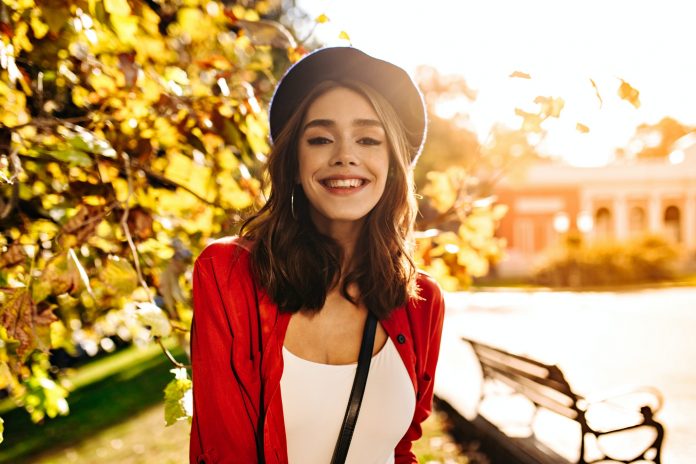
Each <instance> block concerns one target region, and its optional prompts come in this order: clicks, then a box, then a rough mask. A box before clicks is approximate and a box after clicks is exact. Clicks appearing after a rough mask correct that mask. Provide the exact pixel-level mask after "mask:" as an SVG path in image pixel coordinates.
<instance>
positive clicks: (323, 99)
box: [305, 87, 379, 121]
mask: <svg viewBox="0 0 696 464" xmlns="http://www.w3.org/2000/svg"><path fill="white" fill-rule="evenodd" d="M312 119H330V120H335V121H342V120H347V121H352V120H354V119H376V120H379V117H378V116H377V113H376V112H375V110H374V108H373V107H372V104H371V103H370V102H369V100H367V98H365V97H364V96H363V95H361V94H360V93H358V92H356V91H354V90H351V89H348V88H346V87H336V88H333V89H331V90H328V91H327V92H325V93H323V94H322V95H320V96H319V97H317V98H316V99H315V100H314V101H313V102H312V103H311V104H310V105H309V108H307V113H306V115H305V121H311V120H312Z"/></svg>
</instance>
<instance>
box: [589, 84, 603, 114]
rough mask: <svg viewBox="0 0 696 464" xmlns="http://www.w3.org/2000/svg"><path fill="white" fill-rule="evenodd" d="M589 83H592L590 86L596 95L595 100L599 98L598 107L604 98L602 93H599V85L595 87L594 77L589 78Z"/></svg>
mask: <svg viewBox="0 0 696 464" xmlns="http://www.w3.org/2000/svg"><path fill="white" fill-rule="evenodd" d="M590 83H592V87H594V90H595V95H596V96H597V100H599V107H600V108H601V107H602V105H603V104H604V100H602V95H601V94H600V93H599V87H597V83H596V82H595V81H594V79H590Z"/></svg>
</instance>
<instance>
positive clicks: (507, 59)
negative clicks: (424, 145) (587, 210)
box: [297, 0, 696, 166]
mask: <svg viewBox="0 0 696 464" xmlns="http://www.w3.org/2000/svg"><path fill="white" fill-rule="evenodd" d="M297 3H298V6H299V7H300V8H302V9H304V10H305V11H306V12H308V13H309V14H310V15H311V16H312V17H316V16H318V15H320V14H322V13H323V14H325V15H326V16H328V18H329V22H327V23H325V24H320V25H318V27H317V29H316V32H315V33H316V34H317V36H318V37H319V38H320V39H321V40H322V41H323V42H324V43H327V44H329V45H341V44H342V45H347V44H348V43H347V42H346V41H345V40H342V39H339V38H338V36H339V33H340V32H341V31H346V33H347V34H348V35H349V37H350V41H351V43H352V45H353V46H355V47H358V48H360V49H362V50H364V51H365V52H367V53H370V54H372V55H374V56H376V57H379V58H383V59H386V60H389V61H392V62H394V63H395V64H398V65H400V66H402V67H403V68H405V69H406V70H407V71H409V72H411V73H413V72H414V70H415V69H416V67H417V66H418V65H421V64H427V65H431V66H434V67H436V68H437V69H438V70H439V71H440V72H441V73H444V74H458V75H461V76H463V77H464V78H465V79H466V81H467V83H468V84H469V86H470V87H472V88H474V89H475V90H476V91H477V92H478V97H477V99H476V101H475V102H473V103H471V102H467V101H460V102H453V103H452V104H450V105H446V106H443V107H440V108H438V109H437V111H438V112H439V113H440V114H442V115H445V114H447V113H451V112H454V111H461V112H464V113H467V114H469V115H470V119H471V127H472V128H473V129H474V130H475V131H476V133H477V134H478V136H479V138H480V139H481V140H484V139H485V137H486V135H487V134H488V132H489V130H490V127H491V126H492V124H494V123H504V124H507V125H508V126H510V127H517V126H519V117H516V116H515V115H514V109H515V108H516V107H519V108H522V109H527V110H533V109H534V108H535V105H534V104H533V100H534V97H536V96H537V95H544V96H554V97H561V98H563V99H564V100H565V108H564V110H563V112H562V114H561V117H560V118H559V119H558V120H549V121H548V124H546V126H545V127H546V129H548V135H547V138H546V140H545V141H544V145H543V146H541V147H540V148H541V149H542V150H543V151H544V152H546V153H547V154H549V155H554V156H560V157H562V158H563V159H565V160H566V161H568V162H569V163H571V164H575V165H579V166H596V165H601V164H604V163H606V162H609V161H610V160H611V159H612V157H613V155H614V152H615V149H616V148H617V147H627V145H628V142H629V140H630V138H631V135H632V134H633V133H634V131H635V128H636V127H637V126H638V125H639V124H641V123H645V122H648V123H656V122H657V121H659V120H660V119H662V118H663V117H664V116H672V117H674V118H676V119H678V120H679V121H681V122H682V123H686V124H691V125H696V19H694V18H696V2H693V1H691V0H682V1H679V0H660V1H657V0H654V1H646V0H632V1H630V0H603V1H602V0H583V1H576V0H555V1H554V0H481V1H466V0H459V1H456V0H428V1H424V0H421V1H410V0H401V1H397V0H370V1H367V0H298V2H297ZM514 71H522V72H525V73H527V74H529V75H530V76H531V79H529V80H528V79H519V78H510V77H509V75H510V74H511V73H512V72H514ZM590 79H592V80H594V81H595V83H596V84H597V87H598V90H599V93H600V95H601V96H602V102H603V103H602V105H601V107H600V103H599V100H598V99H597V97H596V95H595V89H594V88H593V87H592V84H591V82H590ZM622 79H623V80H625V81H626V82H628V83H629V84H631V85H632V86H633V87H635V88H636V89H638V90H639V91H640V101H641V106H640V108H638V109H636V108H634V107H633V106H632V105H631V104H629V103H628V102H626V101H624V100H621V99H620V98H619V97H618V94H617V92H618V88H619V85H620V84H621V80H622ZM578 122H580V123H582V124H584V125H586V126H588V127H589V128H590V131H589V132H588V133H586V134H583V133H580V132H578V131H577V130H576V124H577V123H578Z"/></svg>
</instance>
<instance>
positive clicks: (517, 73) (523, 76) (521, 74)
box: [508, 71, 532, 79]
mask: <svg viewBox="0 0 696 464" xmlns="http://www.w3.org/2000/svg"><path fill="white" fill-rule="evenodd" d="M508 77H512V78H515V77H516V78H519V79H531V78H532V76H530V75H529V74H527V73H526V72H523V71H515V72H513V73H512V74H510V76H508Z"/></svg>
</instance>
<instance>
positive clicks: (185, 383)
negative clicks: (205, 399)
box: [164, 367, 193, 426]
mask: <svg viewBox="0 0 696 464" xmlns="http://www.w3.org/2000/svg"><path fill="white" fill-rule="evenodd" d="M171 372H172V373H174V374H175V378H174V380H172V381H171V382H169V384H167V386H166V387H165V389H164V420H165V422H166V423H167V425H168V426H169V425H172V424H174V423H175V422H176V421H180V420H184V419H186V420H188V421H189V422H190V421H191V416H192V414H193V397H192V395H193V390H192V389H191V387H192V385H193V383H192V382H191V380H190V379H189V378H188V375H187V373H186V369H185V368H183V367H182V368H179V369H172V370H171Z"/></svg>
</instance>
